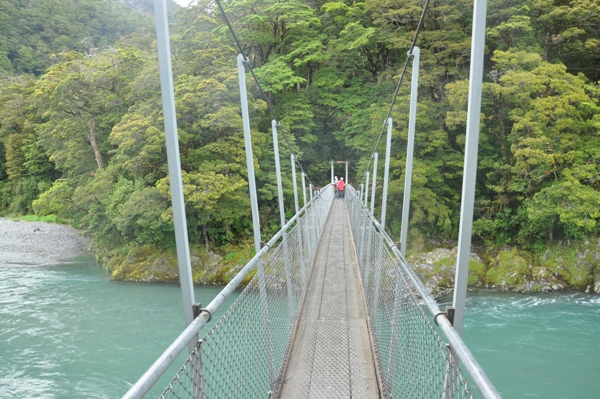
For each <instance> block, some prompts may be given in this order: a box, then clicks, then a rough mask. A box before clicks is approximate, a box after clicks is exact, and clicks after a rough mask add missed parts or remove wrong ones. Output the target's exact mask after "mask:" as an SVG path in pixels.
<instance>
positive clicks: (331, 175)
mask: <svg viewBox="0 0 600 399" xmlns="http://www.w3.org/2000/svg"><path fill="white" fill-rule="evenodd" d="M329 162H330V163H331V183H333V160H332V161H329Z"/></svg>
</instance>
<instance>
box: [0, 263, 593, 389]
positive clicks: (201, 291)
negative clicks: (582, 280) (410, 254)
mask: <svg viewBox="0 0 600 399" xmlns="http://www.w3.org/2000/svg"><path fill="white" fill-rule="evenodd" d="M218 291H219V288H217V287H202V288H197V289H196V300H197V301H201V302H202V303H208V302H209V301H210V300H212V298H214V296H215V295H216V294H217V292H218ZM232 301H233V298H232V299H230V301H229V302H228V303H226V304H225V305H224V306H223V308H222V312H223V311H224V310H225V309H226V308H227V307H228V306H229V304H230V303H231V302H232ZM467 306H468V309H467V313H466V320H465V332H464V339H465V341H466V343H467V345H468V346H469V347H470V349H471V350H472V352H473V353H474V354H475V357H476V358H477V359H478V361H479V362H480V364H481V365H482V366H483V368H484V370H485V371H486V373H487V374H488V375H489V377H490V378H491V380H492V381H493V382H494V384H495V385H496V387H497V388H498V390H499V391H500V392H501V393H502V395H503V397H504V398H529V397H531V398H546V399H558V398H569V399H577V398H580V399H583V398H598V397H600V379H599V378H598V377H599V376H600V343H599V342H600V297H598V296H595V295H585V294H551V295H550V294H548V295H533V296H532V295H515V294H497V293H492V292H485V293H479V294H475V295H471V296H470V297H469V299H468V305H467ZM182 312H183V311H182V305H181V294H180V290H179V287H178V286H177V285H164V284H133V283H119V282H113V281H109V279H108V276H107V273H106V272H105V271H104V270H102V269H100V268H98V267H97V266H96V265H95V264H94V262H93V261H91V260H87V261H85V260H81V261H80V262H76V263H70V264H62V265H56V266H43V267H42V266H28V265H3V264H1V263H0V398H2V399H4V398H57V399H58V398H65V399H67V398H118V397H121V396H122V395H123V394H124V393H125V392H126V391H127V389H128V388H129V386H130V385H131V384H132V383H133V382H135V381H136V380H137V378H139V377H140V376H141V375H142V374H143V372H144V371H145V370H146V369H147V367H148V366H149V365H150V364H152V362H153V361H154V360H156V358H157V357H158V356H159V355H160V354H161V353H162V352H163V350H164V349H165V348H166V347H168V346H169V345H170V344H171V342H172V341H173V340H174V339H175V338H176V337H177V336H178V335H179V333H180V332H181V330H182V328H183V324H184V323H183V316H182ZM219 316H220V315H215V317H214V318H213V320H216V319H217V318H218V317H219ZM183 360H184V359H183V356H182V357H181V358H180V359H178V361H176V362H175V364H176V365H175V366H173V367H172V369H171V370H170V371H169V372H168V373H167V375H168V376H169V377H168V378H167V377H165V378H164V379H163V380H161V382H160V383H159V384H157V385H158V386H157V388H156V389H154V390H153V391H151V393H150V394H149V395H148V396H147V397H157V396H158V395H159V394H160V392H161V391H162V389H163V388H164V387H165V386H166V384H167V383H168V380H169V379H170V377H171V376H173V375H174V374H175V372H176V369H177V368H178V367H180V366H181V364H183Z"/></svg>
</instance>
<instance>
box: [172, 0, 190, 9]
mask: <svg viewBox="0 0 600 399" xmlns="http://www.w3.org/2000/svg"><path fill="white" fill-rule="evenodd" d="M174 1H175V3H177V4H179V5H180V6H184V7H185V6H187V5H188V4H190V3H191V2H192V0H174Z"/></svg>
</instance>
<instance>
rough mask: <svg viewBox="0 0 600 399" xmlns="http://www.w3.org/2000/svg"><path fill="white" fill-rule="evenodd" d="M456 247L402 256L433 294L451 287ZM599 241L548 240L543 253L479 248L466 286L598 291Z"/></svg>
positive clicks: (443, 291) (530, 291)
mask: <svg viewBox="0 0 600 399" xmlns="http://www.w3.org/2000/svg"><path fill="white" fill-rule="evenodd" d="M456 255H457V248H456V247H451V248H435V249H433V250H430V251H427V252H422V253H417V254H412V255H409V256H408V257H407V260H408V262H409V264H410V265H411V266H412V267H413V269H414V270H415V272H416V273H417V274H418V275H419V277H421V280H422V281H423V282H424V284H425V285H426V287H427V288H428V289H429V290H430V292H432V294H433V295H434V296H436V297H440V296H444V295H448V294H449V293H451V292H452V290H453V287H454V279H455V273H456ZM599 265H600V239H596V240H586V241H584V242H574V241H561V242H556V243H549V244H548V248H547V249H546V250H545V251H544V252H543V253H536V252H529V251H524V250H522V249H520V248H517V247H508V246H505V247H500V248H479V250H478V251H477V253H475V252H472V253H471V256H470V260H469V287H471V288H492V289H498V290H501V291H511V292H523V293H539V292H558V291H565V290H573V291H579V292H589V293H592V292H593V293H596V294H600V267H599Z"/></svg>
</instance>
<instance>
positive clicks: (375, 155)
mask: <svg viewBox="0 0 600 399" xmlns="http://www.w3.org/2000/svg"><path fill="white" fill-rule="evenodd" d="M378 159H379V154H378V153H374V154H373V183H372V184H371V187H372V188H371V215H373V216H375V187H376V186H377V160H378Z"/></svg>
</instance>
